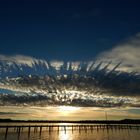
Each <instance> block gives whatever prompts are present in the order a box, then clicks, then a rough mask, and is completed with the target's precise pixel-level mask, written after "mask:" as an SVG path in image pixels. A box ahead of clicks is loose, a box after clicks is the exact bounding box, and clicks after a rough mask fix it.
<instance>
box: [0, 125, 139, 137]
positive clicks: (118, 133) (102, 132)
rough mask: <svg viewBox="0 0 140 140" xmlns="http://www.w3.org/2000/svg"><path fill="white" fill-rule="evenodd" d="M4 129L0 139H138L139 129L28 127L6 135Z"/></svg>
mask: <svg viewBox="0 0 140 140" xmlns="http://www.w3.org/2000/svg"><path fill="white" fill-rule="evenodd" d="M5 132H6V129H5V128H3V129H1V130H0V140H140V129H127V128H126V129H121V128H115V129H102V128H101V129H100V128H99V129H97V128H93V129H90V127H87V128H84V127H83V128H80V129H79V128H73V129H72V127H69V128H66V129H65V128H63V127H60V128H59V129H58V128H53V129H51V130H49V129H48V128H42V130H41V133H40V129H39V128H38V130H35V129H34V128H31V130H30V133H29V129H28V128H24V129H23V130H22V129H21V130H20V133H18V131H17V129H13V128H10V129H9V130H8V133H7V135H5Z"/></svg>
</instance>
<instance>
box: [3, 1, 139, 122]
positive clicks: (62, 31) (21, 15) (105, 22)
mask: <svg viewBox="0 0 140 140" xmlns="http://www.w3.org/2000/svg"><path fill="white" fill-rule="evenodd" d="M139 18H140V1H139V0H116V1H115V0H44V1H43V0H28V1H27V0H20V1H19V0H17V1H15V0H12V1H11V0H5V1H0V61H3V60H4V62H5V60H6V62H7V61H8V63H6V64H5V66H6V67H4V68H1V65H2V66H3V63H2V64H1V65H0V74H1V73H3V72H1V71H2V69H4V70H5V71H6V72H7V71H9V73H10V68H11V67H10V66H11V65H13V67H14V66H15V65H14V64H17V65H18V66H22V65H23V64H25V65H26V66H27V67H28V68H34V67H33V66H34V65H33V64H35V63H39V62H40V60H42V61H41V62H44V64H48V63H47V62H49V61H53V62H54V63H55V65H59V63H60V61H61V62H64V61H66V62H68V61H72V62H73V61H74V62H75V63H76V64H77V62H79V61H88V63H90V61H91V60H96V62H97V63H96V65H98V64H100V62H102V63H103V66H102V68H103V67H104V66H106V65H107V64H108V62H110V61H111V63H110V65H109V66H110V69H109V70H112V68H114V67H115V66H116V64H118V63H119V62H122V63H121V65H120V66H119V68H117V70H119V71H121V72H125V73H123V76H122V81H123V78H124V79H125V78H126V77H127V76H128V81H126V82H125V83H127V82H128V83H129V84H130V87H131V86H132V87H136V88H137V94H136V95H135V96H134V94H133V93H132V91H131V92H129V93H125V92H124V93H121V94H119V95H118V92H114V93H113V94H112V93H111V96H110V93H108V91H107V92H106V93H105V95H107V96H105V97H104V96H103V95H102V96H100V95H98V96H99V97H97V98H95V97H94V96H92V94H93V95H94V93H92V94H91V95H87V94H86V93H85V92H83V93H82V95H83V96H81V93H80V94H79V95H78V94H77V93H78V92H77V93H75V91H72V94H70V93H68V95H71V96H73V95H75V96H74V97H76V98H77V97H78V96H79V97H81V98H83V100H84V99H85V96H86V98H87V99H88V101H89V100H90V99H97V101H99V102H100V99H102V98H103V100H104V99H105V100H108V99H109V100H111V101H112V102H114V103H116V102H119V103H120V104H121V103H122V102H123V101H125V106H124V104H122V106H117V107H116V108H113V107H110V108H103V107H100V106H97V107H86V106H79V107H75V106H73V107H69V106H67V107H66V106H62V107H61V106H53V107H52V106H51V107H48V106H47V107H44V106H43V107H41V106H39V107H38V106H28V105H27V104H26V102H25V104H24V105H25V106H20V107H18V106H16V105H15V106H10V104H6V102H4V103H5V104H6V105H7V106H6V105H5V106H1V105H0V110H1V111H0V118H7V117H8V118H12V119H16V118H17V119H24V118H25V119H33V118H34V119H45V118H47V119H61V118H63V119H69V120H76V119H97V118H98V119H104V117H105V116H104V115H105V114H104V113H105V109H106V110H107V112H108V114H109V117H110V119H124V118H140V109H139V106H140V98H139V97H140V96H139V92H138V91H139V87H138V85H139V81H140V79H139V77H140V61H139V58H140V53H139V52H140V20H139ZM46 60H47V61H46ZM97 60H98V61H97ZM10 62H11V63H10ZM67 64H68V63H67ZM90 64H91V63H90ZM7 66H9V68H7ZM90 66H91V65H90ZM40 69H41V68H40ZM21 71H22V70H21ZM23 71H24V70H23ZM25 71H26V69H25ZM56 72H57V71H56ZM129 72H138V75H132V78H131V75H129ZM118 73H119V72H118ZM119 74H120V73H119ZM132 74H135V73H132ZM126 75H127V76H126ZM0 76H1V75H0ZM95 76H96V75H95ZM116 76H117V75H116ZM133 76H134V77H133ZM97 77H98V76H97ZM118 77H119V76H118ZM93 78H94V77H93ZM6 80H7V79H6ZM11 80H13V79H11ZM17 80H18V78H17ZM133 80H134V81H136V83H131V81H133ZM7 81H8V80H7ZM7 81H6V82H7ZM9 81H10V80H9ZM84 84H85V83H84ZM109 84H110V83H109ZM18 86H19V87H18ZM18 86H17V85H16V84H15V85H14V83H12V84H11V85H9V84H5V85H4V84H3V83H2V82H1V81H0V93H1V94H0V96H3V91H7V90H8V92H10V93H14V94H15V95H20V94H21V93H22V94H25V95H28V92H29V93H30V92H31V89H32V87H30V86H29V87H28V86H27V87H20V85H18ZM124 86H127V85H126V84H124ZM120 87H121V86H120ZM122 87H123V86H122ZM97 88H98V87H97ZM26 90H27V91H26ZM32 90H33V91H34V90H36V92H35V93H37V94H38V93H39V94H40V95H42V94H44V93H47V92H46V91H43V90H42V89H39V87H38V86H37V89H36V87H33V89H32ZM39 90H40V91H41V92H42V93H41V92H40V91H39ZM64 90H65V89H64ZM66 91H67V90H66ZM94 91H95V90H94ZM26 92H27V93H26ZM43 92H44V93H43ZM65 93H66V92H65ZM6 94H7V93H6ZM7 95H8V94H7ZM47 95H48V94H47ZM51 96H52V97H53V98H54V97H55V94H54V95H53V94H52V95H51ZM65 96H66V95H63V94H62V98H66V97H65ZM112 96H113V97H112ZM127 96H128V97H127ZM3 97H6V96H3ZM9 97H10V98H12V101H13V96H11V95H10V94H9ZM17 97H18V99H19V98H20V96H17ZM60 97H61V96H60ZM133 97H134V98H133ZM21 98H22V96H21ZM67 98H69V96H68V97H67ZM1 99H2V100H3V101H4V99H3V98H1ZM23 99H24V98H23ZM112 99H113V100H112ZM39 100H40V98H39ZM105 100H104V101H105ZM20 101H21V100H19V102H20ZM78 101H79V100H78ZM78 101H77V102H78ZM27 102H28V100H27ZM128 102H129V103H128ZM14 103H15V102H14ZM17 103H18V102H17ZM17 103H15V104H17ZM84 103H85V102H84ZM89 103H90V102H89ZM97 103H98V102H97ZM80 104H81V102H80ZM120 104H119V105H120ZM126 104H131V106H129V105H128V106H127V105H126ZM98 105H100V104H98ZM29 112H31V113H29ZM83 113H85V114H89V116H87V115H83V116H82V115H81V114H83ZM54 116H55V117H54ZM53 117H54V118H53Z"/></svg>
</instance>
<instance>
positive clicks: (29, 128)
mask: <svg viewBox="0 0 140 140" xmlns="http://www.w3.org/2000/svg"><path fill="white" fill-rule="evenodd" d="M0 129H5V140H6V139H7V135H8V132H11V131H12V132H15V133H17V136H18V139H19V138H20V134H21V133H22V132H24V131H26V132H27V133H28V137H30V133H31V132H33V133H39V134H40V135H41V134H42V131H47V132H48V133H51V132H52V131H54V130H56V131H58V132H59V131H64V133H66V132H67V131H68V130H70V131H72V132H73V131H75V130H78V131H79V133H81V131H85V132H87V130H91V131H93V130H96V131H98V130H101V129H102V130H112V131H113V130H121V129H122V130H123V129H128V130H131V129H136V130H140V125H136V124H135V125H132V124H98V125H97V124H86V125H85V124H80V125H79V124H78V125H77V124H75V125H72V124H67V125H62V124H61V125H48V124H47V125H33V124H32V125H0Z"/></svg>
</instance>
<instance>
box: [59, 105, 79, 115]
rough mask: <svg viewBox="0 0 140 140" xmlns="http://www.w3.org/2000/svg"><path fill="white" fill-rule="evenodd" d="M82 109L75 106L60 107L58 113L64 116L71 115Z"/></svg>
mask: <svg viewBox="0 0 140 140" xmlns="http://www.w3.org/2000/svg"><path fill="white" fill-rule="evenodd" d="M79 109H80V107H73V106H60V107H58V111H59V112H60V113H62V114H63V115H69V114H72V113H75V112H76V111H78V110H79Z"/></svg>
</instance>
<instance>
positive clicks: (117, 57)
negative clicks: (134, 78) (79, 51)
mask: <svg viewBox="0 0 140 140" xmlns="http://www.w3.org/2000/svg"><path fill="white" fill-rule="evenodd" d="M139 58H140V33H138V34H137V35H136V36H135V37H132V38H130V39H128V40H126V41H124V42H123V43H120V44H119V45H117V46H116V47H114V48H113V49H112V50H109V51H106V52H103V53H101V54H99V56H98V57H97V59H98V60H103V61H110V60H111V61H112V62H113V63H112V65H113V64H115V63H118V62H122V64H121V67H119V70H122V71H129V72H132V71H136V72H140V60H139Z"/></svg>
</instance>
